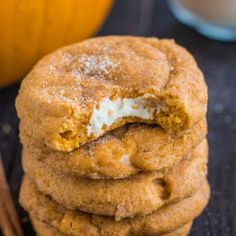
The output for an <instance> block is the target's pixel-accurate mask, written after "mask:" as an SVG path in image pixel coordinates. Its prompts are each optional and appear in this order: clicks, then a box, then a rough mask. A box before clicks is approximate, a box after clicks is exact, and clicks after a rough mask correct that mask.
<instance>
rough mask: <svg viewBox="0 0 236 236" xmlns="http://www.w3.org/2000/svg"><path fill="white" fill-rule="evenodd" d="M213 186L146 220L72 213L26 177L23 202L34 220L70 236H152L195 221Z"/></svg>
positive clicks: (155, 213)
mask: <svg viewBox="0 0 236 236" xmlns="http://www.w3.org/2000/svg"><path fill="white" fill-rule="evenodd" d="M209 194H210V190H209V185H208V183H207V181H205V182H204V183H203V184H202V186H201V188H200V189H199V191H198V192H197V193H195V194H194V195H193V196H191V197H189V198H186V199H184V200H182V201H180V202H178V203H174V204H169V205H167V206H164V207H162V208H160V209H158V210H156V211H155V212H153V213H152V214H150V215H148V216H145V217H135V218H131V219H129V218H127V219H122V220H120V221H116V220H115V219H114V218H113V217H108V216H97V215H94V214H87V213H83V212H81V211H76V210H74V211H73V210H68V209H66V208H64V207H63V206H61V205H59V204H58V203H57V202H56V201H54V200H53V199H52V198H51V197H49V196H46V195H44V194H42V193H40V192H39V191H38V190H37V188H36V186H35V185H34V184H33V182H31V181H30V179H29V178H28V177H27V176H26V177H25V178H24V180H23V184H22V186H21V191H20V202H21V204H22V206H23V207H24V209H25V210H26V211H28V212H29V214H30V216H31V217H35V218H37V219H38V220H40V221H44V222H46V223H48V224H50V225H51V226H53V227H55V228H57V229H58V230H59V231H60V232H62V233H65V234H70V235H81V236H83V235H94V236H96V235H97V236H105V235H114V236H115V235H117V236H118V235H119V236H131V235H135V234H136V235H142V234H144V235H148V234H151V235H152V234H164V233H169V232H172V231H174V230H176V229H178V228H179V227H181V226H183V225H185V224H187V223H189V222H190V221H192V220H194V219H195V218H196V217H197V216H198V215H199V214H201V212H202V211H203V209H204V208H205V206H206V205H207V203H208V200H209Z"/></svg>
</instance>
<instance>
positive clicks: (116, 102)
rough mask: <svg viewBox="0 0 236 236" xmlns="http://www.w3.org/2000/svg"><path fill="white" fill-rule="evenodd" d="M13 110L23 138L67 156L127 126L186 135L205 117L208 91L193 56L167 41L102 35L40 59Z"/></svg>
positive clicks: (24, 82)
mask: <svg viewBox="0 0 236 236" xmlns="http://www.w3.org/2000/svg"><path fill="white" fill-rule="evenodd" d="M16 108H17V113H18V115H19V117H20V119H21V122H24V126H25V129H26V132H27V133H28V135H29V136H31V137H33V138H35V139H36V140H38V141H40V142H43V143H45V144H46V145H48V146H49V147H51V148H53V149H56V150H61V151H71V150H73V149H74V148H77V147H79V146H81V145H82V144H84V143H87V142H89V141H92V140H94V139H97V138H98V137H99V136H102V135H104V134H105V133H106V132H107V131H110V130H113V129H115V128H118V127H121V126H123V125H125V124H127V123H133V122H144V123H149V124H158V125H160V126H161V127H162V128H163V129H165V130H166V131H167V132H169V133H175V134H179V133H181V132H183V131H186V130H188V129H189V128H191V127H192V126H193V125H194V124H196V123H197V122H199V121H200V120H202V119H203V117H204V116H205V114H206V110H207V87H206V84H205V81H204V78H203V75H202V73H201V71H200V69H199V68H198V66H197V64H196V62H195V60H194V58H193V57H192V56H191V54H190V53H189V52H188V51H187V50H185V49H184V48H182V47H181V46H179V45H177V44H176V43H175V42H174V41H173V40H159V39H156V38H142V37H128V36H108V37H100V38H93V39H89V40H86V41H83V42H81V43H78V44H74V45H71V46H67V47H64V48H61V49H59V50H57V51H55V52H54V53H52V54H50V55H48V56H46V57H44V58H43V59H42V60H40V61H39V62H38V63H37V64H36V66H35V67H34V68H33V70H32V71H31V72H30V73H29V75H28V76H27V77H26V78H25V79H24V80H23V82H22V84H21V88H20V90H19V95H18V97H17V99H16Z"/></svg>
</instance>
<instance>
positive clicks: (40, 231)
mask: <svg viewBox="0 0 236 236" xmlns="http://www.w3.org/2000/svg"><path fill="white" fill-rule="evenodd" d="M31 221H32V223H33V226H34V229H35V231H36V232H37V235H38V236H45V235H46V236H69V235H68V234H64V233H61V232H60V231H59V230H57V229H56V228H54V227H53V226H51V225H49V224H47V223H44V222H42V221H40V220H37V219H36V218H34V217H32V219H31ZM191 226H192V222H190V223H188V224H186V225H184V226H183V227H181V228H179V229H177V230H175V231H173V232H171V233H167V234H161V235H159V236H187V235H188V233H189V231H190V229H191ZM76 236H81V234H77V235H76Z"/></svg>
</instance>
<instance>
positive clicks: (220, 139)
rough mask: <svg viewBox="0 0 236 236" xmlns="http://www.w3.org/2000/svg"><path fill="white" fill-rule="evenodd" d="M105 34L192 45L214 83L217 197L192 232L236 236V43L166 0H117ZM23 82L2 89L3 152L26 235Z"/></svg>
mask: <svg viewBox="0 0 236 236" xmlns="http://www.w3.org/2000/svg"><path fill="white" fill-rule="evenodd" d="M98 34H99V35H107V34H129V35H144V36H157V37H160V38H174V39H175V40H176V41H177V43H179V44H181V45H183V46H185V47H187V48H188V49H189V50H190V51H191V52H192V53H193V55H194V56H195V57H196V60H197V61H198V63H199V66H200V68H201V69H202V70H203V72H204V74H205V77H206V82H207V84H208V87H209V108H208V124H209V135H208V137H209V144H210V160H209V181H210V184H211V187H212V194H211V201H210V203H209V205H208V207H207V209H206V210H205V211H204V213H203V214H202V215H201V216H200V217H199V218H198V219H197V220H196V221H195V223H194V226H193V229H192V231H191V234H190V235H191V236H215V235H217V236H221V235H222V236H229V235H230V236H232V235H236V159H235V158H236V43H222V42H217V41H212V40H210V39H207V38H204V37H202V36H200V35H199V34H198V33H196V32H195V31H194V30H192V29H190V28H188V27H186V26H184V25H182V24H181V23H179V22H178V21H177V20H176V19H175V18H174V17H173V16H172V15H171V13H170V11H169V9H168V7H167V4H166V1H163V0H117V1H116V2H115V5H114V7H113V9H112V11H111V13H110V15H109V17H108V19H107V21H106V23H105V24H104V26H103V27H102V29H101V30H100V32H99V33H98ZM18 88H19V84H17V85H15V86H12V87H9V88H5V89H1V90H0V151H1V154H2V158H3V162H4V166H5V169H6V174H7V179H8V181H9V183H10V187H11V191H12V193H13V196H14V200H15V203H16V205H17V209H18V210H19V213H20V216H21V219H22V223H23V226H24V230H25V233H26V235H34V234H33V231H32V229H31V227H30V223H29V221H28V219H27V217H26V215H25V213H24V212H23V210H22V209H21V208H20V206H19V204H18V202H17V199H18V191H19V185H20V181H21V177H22V168H21V164H20V162H21V160H20V159H21V157H20V153H21V145H20V143H19V139H18V128H17V126H18V119H17V117H16V111H15V107H14V101H15V97H16V95H17V91H18Z"/></svg>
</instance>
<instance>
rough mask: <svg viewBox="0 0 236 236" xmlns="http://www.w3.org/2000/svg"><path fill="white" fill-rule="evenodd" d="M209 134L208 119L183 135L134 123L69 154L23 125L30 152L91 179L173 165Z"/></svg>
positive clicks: (23, 138) (22, 133) (59, 169)
mask: <svg viewBox="0 0 236 236" xmlns="http://www.w3.org/2000/svg"><path fill="white" fill-rule="evenodd" d="M206 133H207V125H206V120H205V119H203V120H201V121H200V122H199V123H197V124H196V125H195V126H194V127H193V128H192V129H191V130H189V131H188V132H186V134H184V135H182V136H179V137H172V136H171V135H169V134H167V133H166V132H165V131H164V130H163V129H161V128H160V127H158V126H152V125H145V124H131V125H126V126H124V127H121V128H118V129H115V130H114V131H112V132H109V133H107V134H105V135H104V136H103V137H101V138H99V139H98V140H96V141H93V142H90V143H88V144H85V145H83V146H81V147H80V148H79V149H76V150H74V151H72V152H70V153H67V152H60V151H54V150H52V149H50V148H48V147H47V146H45V145H43V144H41V143H38V142H36V141H35V140H34V139H33V138H31V137H30V136H28V135H27V134H26V132H25V131H24V126H23V124H22V123H21V124H20V136H21V141H22V143H23V144H24V152H26V153H27V155H30V156H31V157H32V158H37V159H40V161H42V162H44V163H45V166H48V167H50V168H53V169H54V170H55V171H57V172H61V173H63V174H66V175H75V176H85V177H90V178H125V177H128V176H131V175H134V174H137V173H138V172H140V171H160V170H163V169H165V168H170V167H172V166H173V165H174V164H176V163H177V162H179V161H180V160H181V159H182V158H183V157H185V156H186V155H187V154H188V153H189V152H190V151H191V150H192V149H193V148H194V147H196V146H197V145H198V144H199V143H200V142H201V141H202V140H203V138H204V137H205V136H206Z"/></svg>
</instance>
